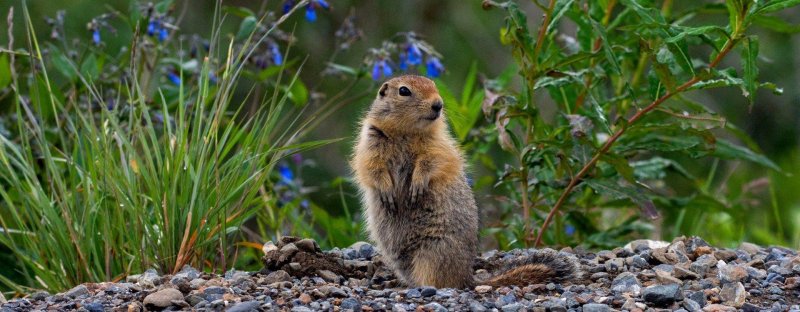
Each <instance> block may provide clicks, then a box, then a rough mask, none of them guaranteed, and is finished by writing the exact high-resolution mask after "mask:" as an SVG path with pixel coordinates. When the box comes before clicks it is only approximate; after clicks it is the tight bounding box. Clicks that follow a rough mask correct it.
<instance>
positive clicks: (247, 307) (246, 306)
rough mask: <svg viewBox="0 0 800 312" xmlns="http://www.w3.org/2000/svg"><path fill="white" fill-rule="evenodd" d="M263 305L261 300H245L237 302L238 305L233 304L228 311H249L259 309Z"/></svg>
mask: <svg viewBox="0 0 800 312" xmlns="http://www.w3.org/2000/svg"><path fill="white" fill-rule="evenodd" d="M260 307H261V302H258V301H245V302H240V303H237V304H236V305H234V306H232V307H231V308H230V309H228V310H227V311H228V312H248V311H258V309H259V308H260Z"/></svg>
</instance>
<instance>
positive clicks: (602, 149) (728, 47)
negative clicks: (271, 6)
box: [533, 35, 738, 247]
mask: <svg viewBox="0 0 800 312" xmlns="http://www.w3.org/2000/svg"><path fill="white" fill-rule="evenodd" d="M737 37H738V36H735V35H734V36H731V38H729V39H728V41H727V42H725V46H724V47H723V48H722V50H721V51H720V52H719V54H717V56H716V57H715V58H714V60H713V61H711V63H709V64H708V69H712V68H714V67H717V65H719V62H720V61H722V58H724V57H725V55H727V54H728V52H730V51H731V50H732V49H733V47H734V45H735V44H736V41H737V39H735V38H737ZM702 80H703V78H701V77H700V76H698V75H695V76H694V77H692V79H690V80H689V81H687V82H685V83H683V84H682V85H680V86H678V87H677V88H675V90H672V91H669V92H667V93H665V94H664V95H662V96H661V97H660V98H658V99H656V100H655V101H653V102H652V103H650V105H647V107H645V108H644V109H642V110H639V111H638V112H636V114H633V116H631V118H629V119H628V122H627V124H626V125H625V126H623V127H622V128H620V129H619V130H617V131H616V132H615V133H614V135H612V136H611V137H610V138H608V141H606V143H604V144H603V146H602V147H600V150H598V151H597V153H595V155H594V157H592V159H591V160H589V162H588V163H586V164H585V165H584V166H583V168H581V171H579V172H578V174H576V175H575V176H573V177H572V179H571V180H570V181H569V184H568V185H567V187H566V188H565V189H564V192H563V193H561V196H560V197H559V198H558V200H557V201H556V203H555V205H553V208H551V209H550V213H548V214H547V218H545V219H544V222H543V223H542V227H541V228H540V229H539V233H538V234H537V235H536V241H535V242H534V244H533V246H534V247H537V246H539V244H540V243H541V242H542V237H543V236H544V232H545V230H547V226H549V225H550V221H552V220H553V217H554V216H555V214H556V212H558V209H559V208H561V206H563V205H564V203H565V202H566V200H567V197H569V194H570V193H572V190H573V189H574V188H575V186H577V185H578V183H579V182H580V181H581V179H582V178H583V176H585V175H586V174H587V173H589V170H591V169H592V168H594V165H595V164H597V161H598V160H600V157H601V156H603V154H605V153H606V152H608V150H609V149H611V145H613V144H614V142H616V141H617V139H619V138H620V137H621V136H622V134H624V133H625V130H627V129H628V128H629V127H630V126H631V125H632V124H633V123H635V122H636V121H638V120H639V119H641V118H642V117H643V116H644V115H645V114H647V113H648V112H650V111H652V110H654V109H655V108H656V107H658V106H659V105H661V104H662V103H664V102H665V101H666V100H668V99H669V98H671V97H672V96H674V95H676V94H678V93H681V92H683V91H685V90H687V89H689V88H691V87H692V86H694V85H695V84H696V83H698V82H700V81H702Z"/></svg>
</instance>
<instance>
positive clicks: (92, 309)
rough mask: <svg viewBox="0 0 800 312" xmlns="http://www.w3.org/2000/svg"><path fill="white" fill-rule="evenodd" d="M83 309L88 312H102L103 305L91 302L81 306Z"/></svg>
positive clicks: (103, 309)
mask: <svg viewBox="0 0 800 312" xmlns="http://www.w3.org/2000/svg"><path fill="white" fill-rule="evenodd" d="M83 308H84V309H86V310H88V311H89V312H103V311H105V308H103V304H102V303H99V302H92V303H87V304H84V305H83Z"/></svg>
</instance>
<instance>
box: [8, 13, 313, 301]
mask: <svg viewBox="0 0 800 312" xmlns="http://www.w3.org/2000/svg"><path fill="white" fill-rule="evenodd" d="M26 18H27V20H28V26H29V27H28V31H29V35H28V39H29V42H30V51H33V52H32V53H31V54H32V55H31V56H30V59H29V61H30V62H31V63H33V64H38V65H40V66H36V67H32V68H40V69H41V70H32V72H31V73H27V74H30V75H29V76H27V75H20V77H31V79H34V80H35V81H37V82H38V83H33V84H31V85H30V90H26V89H25V87H24V86H23V85H22V84H23V83H24V81H18V80H15V81H14V82H13V88H14V91H15V92H14V93H15V94H14V95H15V96H16V98H15V99H14V101H15V104H16V120H17V122H16V125H15V126H16V128H17V129H16V132H17V133H18V134H19V137H18V138H15V140H11V139H9V138H7V137H5V136H0V185H3V186H4V187H2V188H0V198H2V201H0V209H1V210H2V213H0V226H2V233H0V244H3V245H5V246H7V247H8V248H9V249H10V250H11V251H12V252H13V253H14V257H15V258H16V260H17V261H18V262H19V263H18V267H19V268H20V269H21V270H22V271H23V272H22V273H23V275H24V276H26V277H27V278H28V280H27V282H25V283H24V285H25V286H21V285H20V284H18V283H17V282H15V281H12V280H10V279H7V278H5V277H3V278H0V279H1V280H2V282H4V283H5V284H6V285H7V286H9V287H12V288H13V289H15V290H17V291H24V287H34V288H42V289H47V290H51V291H58V290H63V289H66V288H69V287H71V286H73V285H75V284H78V283H82V282H89V281H107V280H119V279H121V278H123V277H124V276H125V275H126V274H128V273H131V272H141V271H142V270H145V269H147V268H156V269H158V270H159V271H161V272H175V271H176V270H178V269H180V268H181V267H182V266H183V265H184V264H191V265H193V266H195V267H199V268H207V269H214V270H225V269H227V268H230V267H231V263H230V261H231V255H230V254H229V253H230V251H231V250H234V246H233V242H232V238H233V237H234V235H235V234H236V233H237V232H238V231H239V230H240V226H241V225H242V224H243V222H244V221H246V220H248V219H249V218H251V217H252V216H253V215H254V214H255V213H256V212H257V211H259V210H264V209H271V208H270V204H271V199H270V197H271V196H270V193H269V192H267V191H264V186H265V185H268V184H269V183H268V182H269V178H270V172H271V170H272V168H273V167H274V165H275V164H276V163H277V161H278V160H279V159H281V158H282V157H283V156H285V155H288V154H291V153H293V152H298V151H302V150H305V149H309V148H313V147H316V146H319V145H321V144H326V143H328V142H329V141H315V142H308V143H301V144H298V143H296V141H297V139H298V133H299V132H300V131H301V130H302V129H304V125H307V124H308V122H310V121H311V120H310V119H309V120H305V121H304V123H303V124H300V123H299V122H298V119H297V118H294V119H292V118H288V119H287V114H286V113H285V112H286V111H287V106H290V105H291V104H289V103H290V102H289V100H288V97H289V93H288V92H281V90H283V88H285V89H291V88H292V86H293V85H294V83H295V82H296V81H297V75H296V74H295V75H293V77H291V78H290V79H286V80H288V81H287V82H283V80H284V78H283V77H282V76H283V75H282V72H281V73H279V74H278V75H277V76H276V78H275V85H276V86H279V87H276V88H275V89H274V90H273V91H272V92H271V93H268V94H266V95H265V96H263V98H262V99H260V101H259V103H260V106H259V110H258V111H257V113H255V116H252V117H251V116H245V115H244V114H240V113H238V107H241V106H242V105H240V104H239V103H232V101H233V98H234V97H233V94H234V92H235V91H236V90H237V83H238V82H239V77H240V74H241V72H242V68H243V66H244V65H243V64H244V62H243V60H244V59H245V58H246V57H247V53H248V51H251V47H253V46H254V44H255V43H257V42H258V41H259V40H263V37H262V38H260V39H259V38H252V35H251V38H249V39H248V40H247V41H246V42H245V43H244V44H243V46H242V47H241V48H240V49H237V50H236V51H234V49H233V47H234V45H233V42H230V43H228V44H222V45H218V43H220V42H223V41H222V40H220V39H219V36H218V34H215V36H214V37H215V38H217V39H216V40H214V43H213V45H212V47H211V51H215V50H217V49H220V50H222V51H223V53H224V57H223V58H221V59H222V60H223V61H224V63H223V64H221V65H218V66H219V68H221V70H220V72H219V74H218V75H219V78H218V79H217V80H215V81H214V80H212V79H211V78H210V68H211V65H212V64H211V63H212V61H209V59H211V60H214V59H215V58H214V57H213V56H212V57H210V58H207V59H206V61H205V62H204V63H203V64H201V65H200V66H201V68H202V69H201V70H200V75H199V77H198V78H197V79H196V83H195V84H193V85H187V84H185V82H186V81H187V79H181V83H180V85H178V86H177V88H176V90H177V103H178V105H176V108H175V109H168V105H167V103H168V101H167V100H166V98H167V97H168V95H166V92H167V91H164V90H162V89H161V88H158V89H157V91H156V92H155V93H154V96H153V97H152V98H151V96H150V95H149V94H150V93H149V92H148V90H146V89H145V88H143V86H142V85H141V83H140V82H139V80H137V79H130V80H127V81H121V82H120V83H118V85H117V86H116V88H117V94H118V96H117V97H116V98H115V99H114V101H115V103H125V105H124V106H123V105H120V104H118V105H117V106H116V107H115V108H113V109H107V108H106V107H108V106H109V104H110V103H108V100H107V99H106V98H104V97H102V96H100V94H102V90H99V89H98V88H97V86H96V85H95V84H94V83H93V81H91V80H90V78H89V77H87V76H86V75H85V74H84V73H83V72H82V71H81V70H79V66H77V65H76V64H73V63H71V62H70V63H68V66H69V68H71V69H72V70H73V71H74V74H75V75H77V76H78V77H79V79H80V80H81V82H82V83H81V84H80V86H79V87H78V88H75V89H72V91H73V92H76V93H77V96H65V95H63V94H61V93H60V92H59V91H58V88H57V87H55V86H54V85H53V79H52V78H51V77H50V75H49V73H48V71H47V68H48V66H47V65H48V64H44V63H43V60H44V59H45V58H43V57H42V52H41V48H40V47H39V43H38V42H37V40H36V35H35V33H34V32H33V29H32V27H31V26H30V17H29V16H27V12H26ZM280 22H282V21H278V22H277V23H276V24H274V25H273V26H271V27H272V28H271V29H269V30H268V32H267V33H269V31H272V30H273V29H275V27H277V25H279V24H280ZM265 36H266V35H265ZM133 49H136V47H135V46H134V47H133ZM212 53H213V52H212ZM66 60H67V61H69V59H66ZM131 63H132V64H133V65H131V68H130V72H139V71H138V70H139V69H140V68H137V67H136V66H137V65H135V62H131ZM24 91H28V92H27V93H28V94H30V97H27V96H25V95H24V94H25V93H26V92H24ZM81 97H83V98H88V99H90V101H81V100H78V99H80V98H81ZM87 102H88V103H89V104H87ZM91 103H94V104H95V105H91ZM153 103H155V104H153ZM159 106H160V107H159ZM153 107H156V108H153ZM48 111H49V112H51V113H52V114H51V115H52V118H48V117H46V116H48V113H47V112H48ZM53 142H57V143H53Z"/></svg>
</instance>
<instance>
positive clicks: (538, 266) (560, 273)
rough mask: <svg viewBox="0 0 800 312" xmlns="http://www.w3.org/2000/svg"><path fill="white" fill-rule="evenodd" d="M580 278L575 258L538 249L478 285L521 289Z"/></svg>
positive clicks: (553, 251) (578, 266) (549, 250)
mask: <svg viewBox="0 0 800 312" xmlns="http://www.w3.org/2000/svg"><path fill="white" fill-rule="evenodd" d="M580 277H581V271H580V265H579V262H578V259H577V258H576V257H575V256H573V255H569V254H567V253H563V252H557V251H555V250H552V249H539V250H534V251H532V252H531V254H530V255H529V256H527V257H525V258H522V259H519V260H515V261H512V262H511V263H509V264H508V265H507V266H506V268H505V269H504V270H501V271H499V273H497V274H495V275H494V276H493V277H491V278H489V279H487V280H485V281H482V282H479V283H480V284H484V285H490V286H494V287H501V286H511V285H515V286H520V287H523V286H527V285H530V284H543V283H548V282H564V281H575V280H577V279H580Z"/></svg>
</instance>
